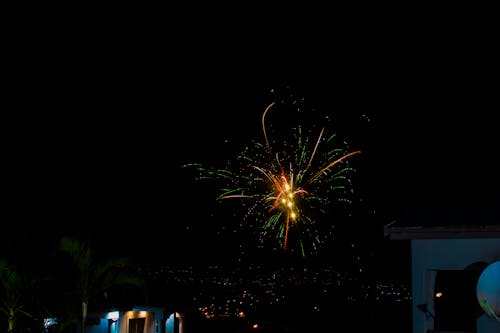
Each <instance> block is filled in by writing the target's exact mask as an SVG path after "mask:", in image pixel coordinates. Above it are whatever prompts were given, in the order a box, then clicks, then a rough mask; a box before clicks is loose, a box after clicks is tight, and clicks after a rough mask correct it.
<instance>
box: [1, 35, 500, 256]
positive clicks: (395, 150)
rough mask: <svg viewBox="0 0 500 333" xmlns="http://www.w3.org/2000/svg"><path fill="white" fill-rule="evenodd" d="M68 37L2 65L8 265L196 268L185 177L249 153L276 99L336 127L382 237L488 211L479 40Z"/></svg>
mask: <svg viewBox="0 0 500 333" xmlns="http://www.w3.org/2000/svg"><path fill="white" fill-rule="evenodd" d="M63 30H64V29H62V28H61V27H53V28H51V29H50V30H48V31H47V32H40V33H37V32H36V31H29V33H28V34H26V37H27V38H26V39H18V40H14V42H16V43H17V44H16V45H20V46H22V47H21V48H13V49H12V50H11V51H10V55H11V59H10V62H9V68H8V74H9V75H7V76H5V77H6V78H5V79H4V80H5V83H6V85H7V90H6V92H5V93H6V95H7V100H6V102H5V103H4V115H5V116H6V117H5V121H3V122H2V123H3V127H4V129H5V131H4V133H5V136H4V159H3V161H4V166H6V168H5V169H4V176H3V183H4V184H6V186H4V194H5V197H6V201H5V205H6V210H5V214H4V221H5V224H4V225H6V226H7V229H4V231H5V233H3V234H4V235H7V233H8V234H9V236H8V237H9V238H8V240H6V239H5V237H4V244H9V246H10V247H12V244H16V246H18V247H24V246H25V244H26V243H30V244H43V243H45V242H46V243H50V242H51V240H52V239H55V238H57V237H54V236H60V235H62V234H75V235H83V236H84V237H88V238H91V239H92V240H94V241H95V242H96V243H99V244H101V245H102V246H104V247H105V248H106V250H108V251H110V252H113V250H114V249H120V251H128V252H137V253H139V252H140V253H144V254H148V253H151V251H160V252H162V251H164V252H166V253H167V254H168V256H170V257H177V258H181V259H180V260H182V257H183V255H184V253H188V252H189V253H192V252H194V253H205V252H207V248H208V247H210V246H211V245H212V244H213V243H214V242H216V241H217V240H216V239H215V240H214V239H211V238H210V237H211V234H210V232H209V230H210V227H207V225H206V224H207V221H212V220H213V219H214V218H213V217H207V216H206V213H205V211H204V209H205V208H208V209H213V203H214V201H213V200H212V199H211V198H209V197H206V196H204V195H203V194H204V193H203V192H197V191H202V190H201V189H200V187H199V186H198V184H193V183H192V179H190V178H189V177H186V174H185V173H184V172H183V171H182V170H181V169H180V166H181V165H182V164H184V163H186V162H191V161H193V160H194V161H196V160H205V161H212V160H214V161H219V160H220V159H227V158H231V157H232V156H231V155H227V154H231V153H232V152H233V148H234V147H233V146H232V145H233V143H234V145H235V146H238V145H239V144H240V143H241V144H244V143H245V142H247V140H251V139H254V138H259V136H260V135H261V129H260V127H259V126H260V123H259V122H260V115H261V113H262V111H263V109H264V108H265V107H266V106H267V105H268V104H269V103H270V102H272V100H273V98H274V97H275V96H276V94H273V93H271V91H272V90H273V91H280V92H283V93H282V94H284V95H286V94H287V92H290V91H291V92H293V93H294V94H296V95H297V96H303V97H304V98H305V100H306V101H308V102H309V103H311V105H314V107H316V108H318V109H321V110H328V112H331V113H332V115H334V117H336V118H337V119H338V123H339V129H340V131H342V134H343V135H344V136H345V137H346V138H347V140H349V141H350V142H352V145H353V146H356V147H359V148H360V149H361V150H362V151H363V154H362V157H361V158H360V161H359V166H358V167H359V172H360V184H359V186H360V191H359V198H358V199H359V200H360V201H361V202H362V204H360V207H361V208H360V209H362V210H363V212H359V213H358V218H359V219H362V217H366V218H367V219H373V221H376V223H379V224H382V223H385V222H389V221H391V220H392V219H398V218H400V217H401V216H403V215H404V214H407V213H408V212H411V211H413V210H415V209H418V208H419V207H422V206H427V205H429V204H430V205H431V206H439V205H440V204H439V203H440V202H441V201H443V200H444V201H446V202H449V201H456V200H458V201H459V202H461V203H463V202H469V201H470V200H475V201H480V202H485V205H487V206H488V207H489V209H492V208H491V207H498V206H496V204H497V203H498V187H497V186H498V170H500V168H498V166H499V162H498V151H499V149H498V144H499V143H500V140H499V135H498V125H497V124H498V122H497V121H496V117H497V116H496V114H495V113H496V111H497V110H498V98H497V97H498V92H497V88H496V80H497V79H496V78H497V77H498V64H497V62H496V59H497V57H496V56H495V53H494V52H497V51H494V49H493V47H492V45H491V43H487V40H483V39H480V38H478V37H477V36H475V35H467V34H464V33H463V32H464V31H457V32H456V33H453V32H452V31H445V30H440V32H439V33H436V32H435V31H434V32H422V31H418V29H417V30H413V29H408V30H405V31H404V32H402V31H399V32H398V29H397V28H396V27H395V28H394V29H391V28H390V27H385V28H384V29H380V30H378V29H376V30H375V31H370V30H369V29H368V30H366V29H360V30H359V31H350V33H349V34H347V33H345V31H344V32H332V34H328V33H326V32H323V33H322V34H321V36H317V35H316V34H314V33H311V34H307V33H305V32H300V33H299V32H298V31H287V30H286V29H282V28H280V29H277V30H272V29H271V30H270V31H268V32H267V33H266V34H264V35H265V36H266V37H267V38H265V39H263V38H260V37H259V36H252V34H251V33H245V34H244V35H242V36H240V38H238V39H235V38H233V35H231V34H228V33H226V32H225V30H224V29H215V28H214V29H213V30H211V29H208V30H207V31H200V30H196V32H193V33H187V32H186V34H185V35H183V37H179V36H178V35H175V34H167V33H165V34H161V33H159V32H156V33H150V34H139V35H134V34H133V33H132V32H131V31H120V30H119V29H110V30H106V31H107V32H108V33H103V32H98V33H95V32H93V33H89V32H88V31H86V30H85V29H82V30H78V29H76V30H75V31H72V33H68V32H65V31H63ZM298 30H300V29H298ZM226 140H228V142H229V143H227V142H226ZM492 211H493V212H494V214H497V212H498V210H496V209H494V208H493V209H492ZM497 217H498V215H495V216H494V217H493V219H496V218H497ZM497 222H498V221H497ZM356 223H360V226H361V227H363V225H362V222H359V221H356ZM474 223H480V221H474ZM6 230H8V231H6ZM360 230H361V231H357V232H358V233H363V231H362V230H363V228H361V229H360ZM367 230H368V229H367ZM380 236H382V234H380ZM103 244H104V245H103ZM33 246H35V245H33ZM215 253H216V255H222V253H224V247H223V246H222V247H220V248H219V247H217V250H215ZM190 258H192V257H190Z"/></svg>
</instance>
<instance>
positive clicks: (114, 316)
mask: <svg viewBox="0 0 500 333" xmlns="http://www.w3.org/2000/svg"><path fill="white" fill-rule="evenodd" d="M105 318H106V319H111V320H113V321H116V320H118V318H120V312H118V311H111V312H108V313H107V314H106V316H105Z"/></svg>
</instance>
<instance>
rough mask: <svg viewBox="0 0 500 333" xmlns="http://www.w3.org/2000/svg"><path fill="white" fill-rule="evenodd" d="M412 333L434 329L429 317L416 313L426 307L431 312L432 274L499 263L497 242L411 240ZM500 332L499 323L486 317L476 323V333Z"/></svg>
mask: <svg viewBox="0 0 500 333" xmlns="http://www.w3.org/2000/svg"><path fill="white" fill-rule="evenodd" d="M411 253H412V290H413V317H412V318H413V333H426V332H427V330H432V329H433V328H434V321H433V318H432V316H429V315H427V316H426V314H425V313H424V312H423V311H421V310H419V309H418V308H417V305H419V304H427V308H428V309H429V311H430V312H431V313H435V312H434V282H435V277H436V272H435V270H463V269H464V268H466V267H467V266H469V265H471V264H473V263H476V262H485V263H492V262H494V261H496V260H500V238H481V239H414V240H412V241H411ZM494 332H495V333H497V332H500V323H498V322H496V321H494V320H493V319H491V318H488V317H487V316H486V314H484V315H483V316H480V317H479V318H478V320H477V333H494Z"/></svg>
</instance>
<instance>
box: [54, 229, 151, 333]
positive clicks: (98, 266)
mask: <svg viewBox="0 0 500 333" xmlns="http://www.w3.org/2000/svg"><path fill="white" fill-rule="evenodd" d="M59 248H60V250H62V251H63V252H64V253H67V254H68V255H69V257H70V259H71V262H72V264H73V268H74V273H75V281H76V288H75V292H76V294H77V295H78V297H79V298H80V300H81V306H82V307H81V332H85V323H86V320H87V314H88V306H89V302H90V301H91V300H94V299H96V298H97V297H98V296H101V295H103V294H104V293H105V292H106V291H108V290H109V289H110V288H112V287H114V286H118V285H124V284H129V285H135V286H139V287H140V286H142V281H141V280H140V279H139V278H138V276H137V275H135V274H133V273H132V272H131V271H130V270H127V269H126V268H129V267H130V261H129V260H128V259H126V258H110V259H106V260H98V259H97V257H96V256H95V254H94V252H93V251H92V249H91V248H90V246H89V245H88V243H84V242H83V241H81V240H79V239H76V238H72V237H63V238H61V240H60V242H59Z"/></svg>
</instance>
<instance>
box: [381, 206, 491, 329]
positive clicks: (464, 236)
mask: <svg viewBox="0 0 500 333" xmlns="http://www.w3.org/2000/svg"><path fill="white" fill-rule="evenodd" d="M491 216H495V215H491ZM454 221H456V220H454ZM384 233H385V236H386V237H389V239H392V240H409V241H410V242H411V259H412V263H411V267H412V268H411V269H412V321H413V333H438V332H460V333H465V332H467V333H469V332H475V333H498V332H500V320H499V319H500V318H498V317H496V318H495V316H498V315H500V311H499V310H498V309H499V307H500V270H499V269H498V268H499V266H500V261H499V260H500V225H484V226H463V225H462V226H443V227H437V226H425V227H423V226H420V227H415V226H397V223H392V224H389V225H386V226H385V227H384ZM487 269H488V271H489V272H488V273H489V274H485V272H486V270H487ZM480 278H481V279H480ZM479 280H481V281H482V282H481V283H478V282H479ZM483 282H484V283H483ZM483 285H485V286H488V288H489V289H488V291H487V292H488V293H489V294H488V295H487V296H484V295H483V294H484V292H483V289H484V288H483ZM487 297H490V300H489V303H488V304H489V310H486V306H485V307H483V305H484V304H483V305H481V304H480V302H479V299H481V301H483V302H487V301H488V300H487V299H486V298H487ZM492 307H493V310H492ZM486 311H488V312H489V313H487V312H486ZM494 311H498V312H497V314H494Z"/></svg>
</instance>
